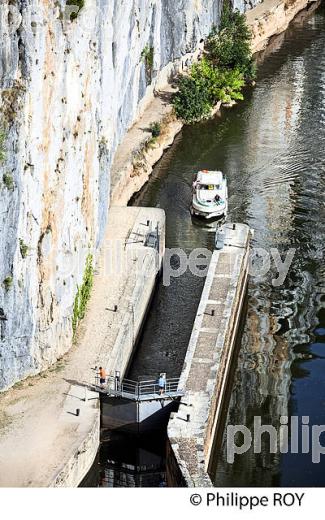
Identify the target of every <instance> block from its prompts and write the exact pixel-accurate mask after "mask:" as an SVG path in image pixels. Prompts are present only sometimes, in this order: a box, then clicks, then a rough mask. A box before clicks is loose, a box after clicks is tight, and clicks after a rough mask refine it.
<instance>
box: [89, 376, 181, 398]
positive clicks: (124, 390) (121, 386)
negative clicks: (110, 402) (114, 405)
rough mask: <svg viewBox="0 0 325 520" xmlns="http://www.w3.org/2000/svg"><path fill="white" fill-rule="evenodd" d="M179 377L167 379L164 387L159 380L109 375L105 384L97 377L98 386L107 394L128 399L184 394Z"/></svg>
mask: <svg viewBox="0 0 325 520" xmlns="http://www.w3.org/2000/svg"><path fill="white" fill-rule="evenodd" d="M178 385H179V378H170V379H165V384H164V387H163V388H161V387H160V386H159V383H158V380H148V381H132V380H131V379H122V380H120V379H119V377H113V376H108V377H106V379H105V383H104V384H100V381H99V377H98V376H97V377H96V386H99V387H100V388H101V390H102V391H103V392H105V393H107V395H111V396H116V397H125V398H127V399H135V400H145V399H150V398H152V399H157V398H168V397H171V398H172V397H178V396H181V395H183V392H182V391H181V390H179V388H178Z"/></svg>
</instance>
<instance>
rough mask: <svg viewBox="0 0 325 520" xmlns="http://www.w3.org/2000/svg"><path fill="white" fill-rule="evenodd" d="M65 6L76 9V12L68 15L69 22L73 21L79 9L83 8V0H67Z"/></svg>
mask: <svg viewBox="0 0 325 520" xmlns="http://www.w3.org/2000/svg"><path fill="white" fill-rule="evenodd" d="M66 5H69V6H75V7H78V11H75V12H73V13H71V14H70V20H71V21H73V20H75V19H76V18H77V16H78V14H79V13H80V11H81V9H82V8H83V7H84V6H85V0H67V3H66Z"/></svg>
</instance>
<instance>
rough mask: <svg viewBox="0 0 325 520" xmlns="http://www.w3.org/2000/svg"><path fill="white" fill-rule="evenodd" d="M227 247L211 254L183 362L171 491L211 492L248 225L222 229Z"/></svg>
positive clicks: (172, 427) (171, 427)
mask: <svg viewBox="0 0 325 520" xmlns="http://www.w3.org/2000/svg"><path fill="white" fill-rule="evenodd" d="M223 231H224V237H223V244H224V245H223V247H222V249H221V250H217V251H215V252H214V253H213V256H212V260H211V264H210V267H209V271H208V275H207V279H206V282H205V286H204V289H203V293H202V297H201V301H200V304H199V307H198V311H197V315H196V319H195V322H194V326H193V331H192V335H191V338H190V342H189V346H188V351H187V355H186V358H185V362H184V366H183V370H182V374H181V379H180V388H183V389H184V390H185V395H184V397H182V399H181V401H180V405H179V409H178V412H176V413H174V414H172V416H171V419H170V421H169V424H168V438H169V443H170V446H169V451H170V453H172V454H173V456H172V457H168V459H167V465H168V471H167V474H168V479H169V480H168V483H169V485H170V486H179V485H186V486H189V487H197V486H211V485H212V484H211V481H210V478H209V475H208V467H209V462H210V455H211V448H212V445H213V440H214V438H215V435H216V434H217V431H218V427H219V425H220V421H221V412H222V405H223V401H224V398H225V394H226V388H227V381H228V376H229V372H230V367H231V361H232V357H233V353H234V348H235V340H236V334H237V330H238V324H239V320H240V316H241V310H242V306H243V300H244V296H245V292H246V286H247V278H248V260H249V244H250V237H251V231H250V229H249V227H248V226H246V225H244V224H235V225H233V224H226V225H225V226H224V227H223Z"/></svg>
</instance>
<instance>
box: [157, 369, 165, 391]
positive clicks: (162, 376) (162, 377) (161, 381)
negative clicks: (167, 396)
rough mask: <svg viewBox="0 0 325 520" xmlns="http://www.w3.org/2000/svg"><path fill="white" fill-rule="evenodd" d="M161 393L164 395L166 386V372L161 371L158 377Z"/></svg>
mask: <svg viewBox="0 0 325 520" xmlns="http://www.w3.org/2000/svg"><path fill="white" fill-rule="evenodd" d="M158 386H159V393H160V395H162V394H163V393H164V392H165V388H166V374H164V373H161V374H160V376H159V379H158Z"/></svg>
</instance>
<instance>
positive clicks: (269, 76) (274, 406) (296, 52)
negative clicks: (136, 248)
mask: <svg viewBox="0 0 325 520" xmlns="http://www.w3.org/2000/svg"><path fill="white" fill-rule="evenodd" d="M266 54H267V55H266ZM259 61H260V63H259V71H258V80H257V85H256V87H255V88H253V89H249V90H248V91H247V92H246V95H245V101H244V102H243V103H240V104H239V105H238V106H236V107H233V108H232V109H223V111H222V117H221V118H216V119H214V120H212V121H208V122H205V123H202V124H198V125H195V126H192V127H187V128H184V129H183V131H182V133H181V134H180V135H179V136H178V137H177V139H176V141H175V143H174V144H173V146H172V147H171V148H170V149H169V151H168V152H167V153H166V154H165V155H164V157H163V159H162V160H161V161H160V162H159V164H158V165H157V166H156V168H155V170H154V172H153V175H152V177H151V179H150V181H149V183H148V184H147V185H146V186H145V187H144V188H143V190H142V191H141V193H140V194H139V195H138V196H137V197H135V198H134V200H133V204H136V205H141V206H156V207H160V208H163V209H164V210H165V211H166V215H167V236H166V246H167V247H168V248H174V247H175V248H178V247H179V248H182V249H183V250H184V251H185V252H186V253H187V254H188V253H190V252H191V251H192V250H193V249H194V248H206V247H207V248H209V249H212V248H213V241H214V233H213V232H211V231H208V230H207V229H206V226H204V225H203V224H198V223H195V222H193V221H192V219H191V216H190V213H189V207H190V201H191V183H192V178H193V174H194V173H195V172H196V171H198V170H199V169H201V168H207V169H220V170H222V171H224V172H225V174H226V175H227V178H228V189H229V196H230V199H229V217H228V220H231V221H235V222H244V223H247V224H249V226H250V227H251V228H253V229H254V230H255V236H254V239H253V246H254V247H255V248H263V249H264V250H266V251H267V252H268V254H270V253H271V252H272V254H273V257H271V269H270V272H268V273H265V274H262V275H261V276H260V277H256V276H252V277H251V278H250V282H249V289H248V311H247V319H246V323H245V325H244V330H243V336H242V341H241V347H240V352H239V357H238V364H237V368H236V370H235V373H234V381H233V388H232V392H231V395H230V400H229V407H228V410H226V412H225V413H226V415H227V418H226V427H227V425H228V424H231V425H244V426H246V427H247V428H248V429H249V430H250V431H251V432H253V421H254V416H260V417H261V420H262V424H268V425H273V426H274V427H275V429H276V431H279V426H280V417H281V416H284V417H285V416H288V417H289V421H290V418H291V416H298V417H299V425H301V417H302V416H308V417H309V426H310V431H311V426H312V425H316V424H320V425H322V424H325V277H324V275H325V268H324V231H325V229H324V228H325V226H324V217H325V198H324V188H325V180H324V170H325V9H324V6H322V7H321V8H319V9H318V10H317V11H316V12H315V13H309V14H308V15H306V14H304V15H303V16H301V15H300V16H298V18H296V20H295V21H294V22H293V23H292V24H291V25H290V27H289V29H288V30H287V31H286V32H285V33H284V34H283V35H281V36H280V37H278V38H277V39H274V40H273V42H272V44H271V45H270V47H269V48H268V50H267V53H265V55H264V56H263V55H262V56H261V57H260V58H259ZM290 249H294V250H295V251H294V256H293V261H292V263H291V265H290V268H289V271H288V274H287V276H286V278H285V280H284V282H283V283H281V284H280V285H275V284H274V282H272V280H274V279H276V278H277V276H278V275H277V273H276V269H275V263H274V255H275V256H276V253H277V251H279V253H280V254H281V255H282V258H284V256H285V255H286V253H287V252H288V251H289V250H290ZM203 284H204V279H203V278H198V277H195V276H193V275H191V274H190V273H189V272H188V271H187V272H186V274H184V275H183V276H181V277H179V278H173V279H172V280H171V285H170V287H164V286H163V285H162V283H160V284H159V286H158V289H157V291H156V294H155V297H154V300H153V305H152V308H151V310H150V312H149V315H148V320H147V322H146V324H145V327H144V331H143V335H142V338H141V340H140V344H139V349H138V351H137V353H136V355H135V358H134V360H133V364H132V366H131V369H130V372H129V377H131V378H132V379H134V378H137V377H138V376H145V377H148V378H154V377H156V376H157V374H158V373H159V372H160V371H165V372H167V374H168V376H169V377H172V376H178V375H179V373H180V370H181V368H182V363H183V359H184V356H185V352H186V348H187V344H188V340H189V337H190V334H191V327H192V324H193V320H194V317H195V313H196V309H197V305H198V302H199V298H200V294H201V291H202V287H203ZM283 431H284V430H283ZM300 431H301V427H300V428H298V436H299V440H301V439H300V437H301V434H300ZM290 435H291V437H293V435H294V432H291V434H290ZM320 439H321V441H322V443H323V444H324V445H325V434H324V436H323V435H321V438H320ZM237 441H238V440H237ZM238 443H240V442H239V441H238ZM280 445H281V446H282V448H281V449H282V451H283V443H282V444H279V442H278V444H277V446H278V448H279V447H280ZM299 451H300V453H299V454H290V453H288V454H284V453H271V454H270V449H269V446H268V442H267V436H265V435H264V436H263V437H262V449H261V453H255V454H254V452H253V449H249V450H248V451H247V452H246V453H245V454H243V455H237V456H235V459H234V463H233V464H230V463H228V462H227V449H226V436H225V435H224V436H223V439H222V440H221V442H220V443H217V445H216V446H215V450H214V464H213V469H212V470H211V477H212V479H213V481H214V483H215V485H216V486H271V485H280V486H291V485H292V486H293V485H297V486H298V485H299V486H309V485H316V486H320V485H325V461H324V460H323V458H324V456H322V457H323V458H321V462H320V463H319V464H315V463H312V460H311V453H306V454H302V453H301V449H299ZM324 451H325V450H324ZM106 462H107V459H105V456H101V460H100V466H99V467H100V468H101V471H102V470H103V468H105V464H106ZM160 471H161V468H160V469H158V470H157V473H159V472H160ZM158 478H159V477H158ZM99 485H101V484H100V483H99ZM116 485H118V484H116ZM139 485H141V484H139ZM153 485H157V484H155V483H153Z"/></svg>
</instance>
